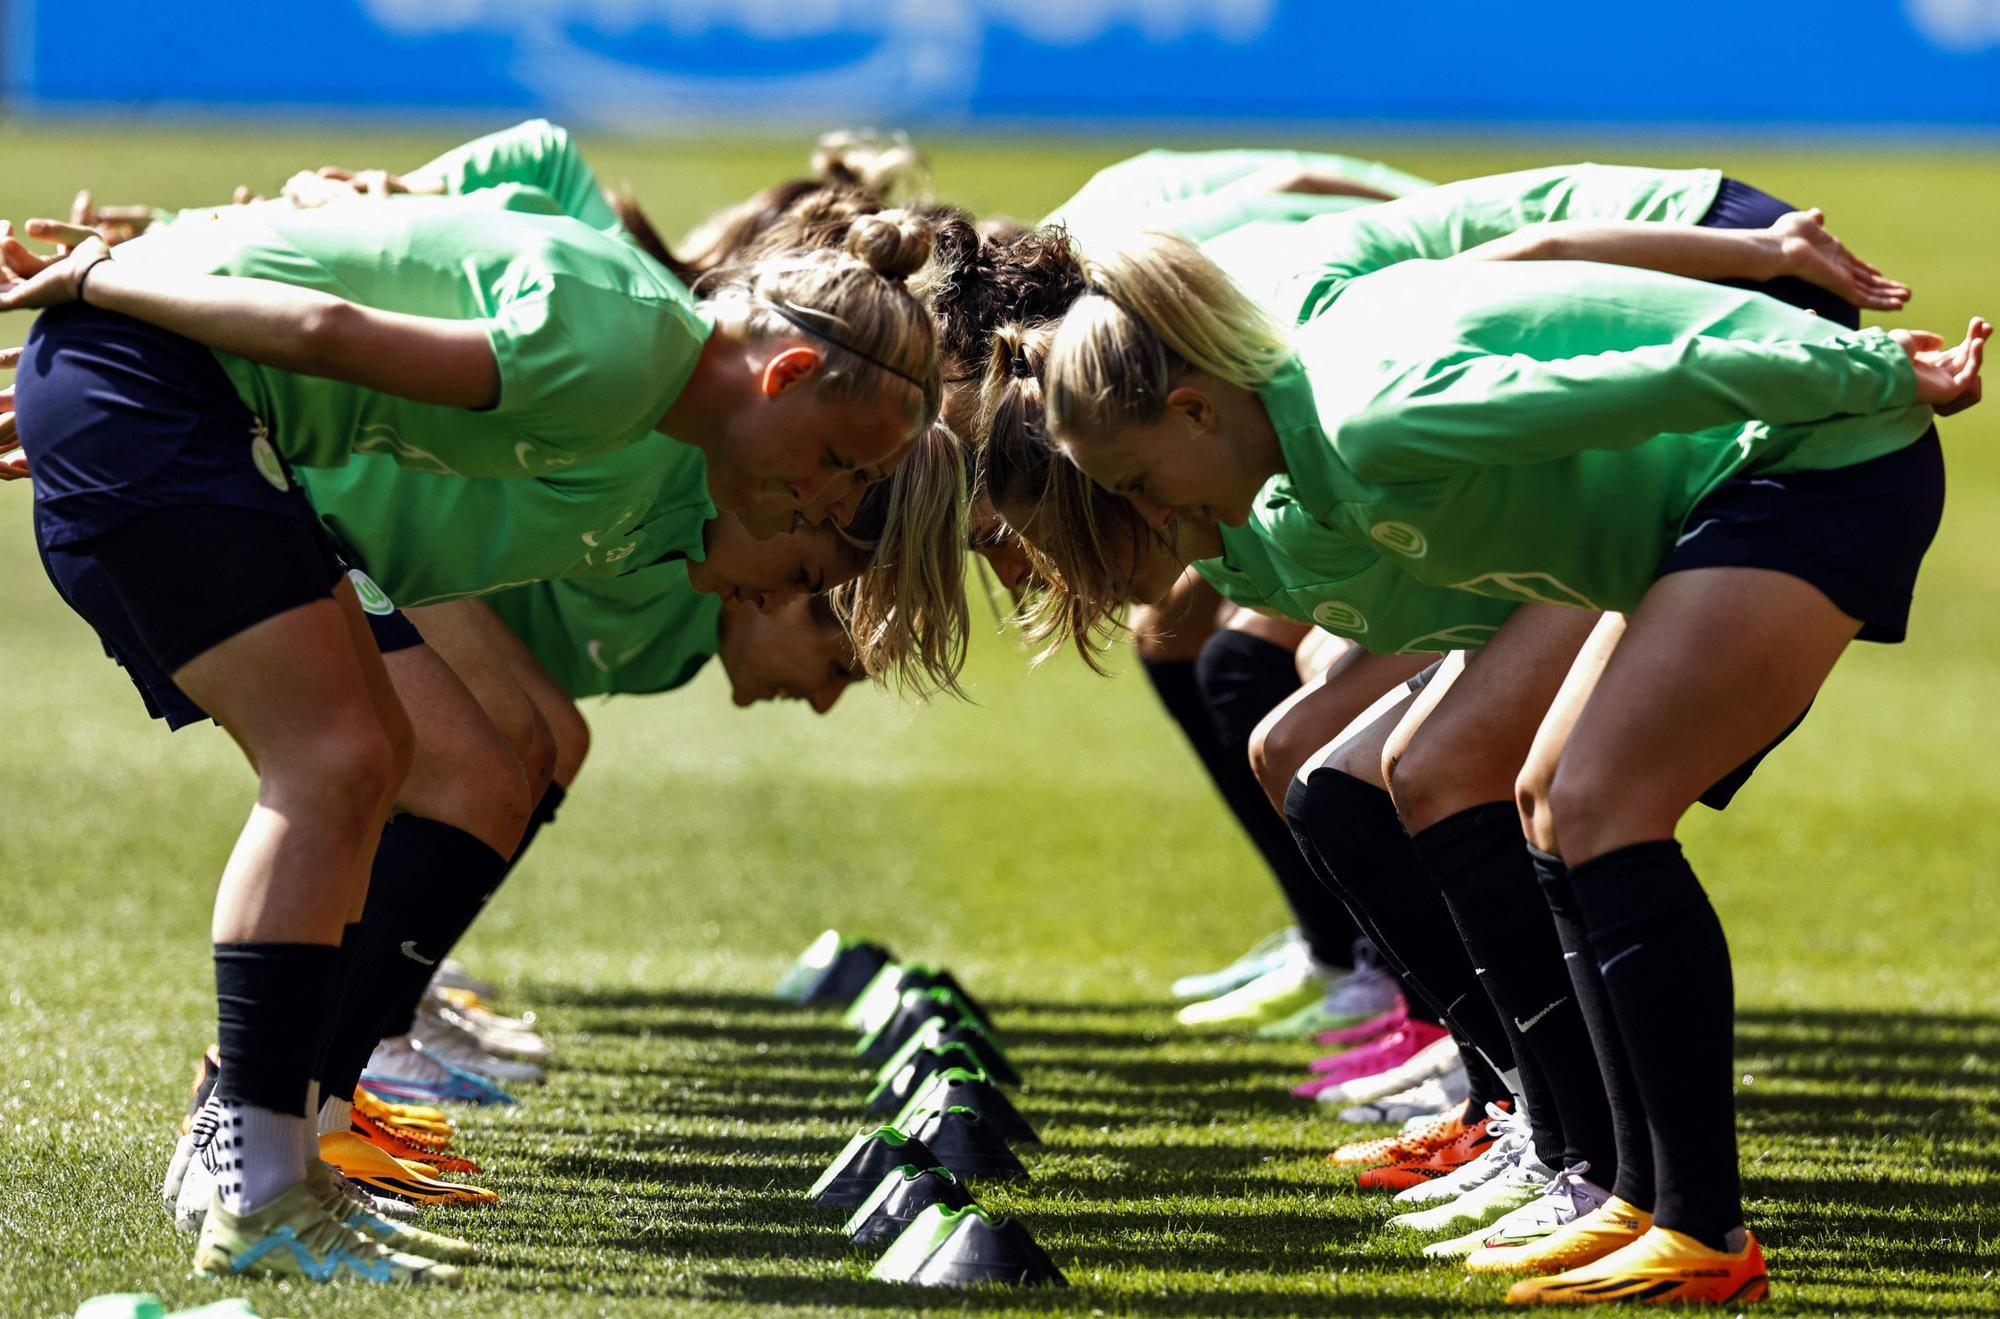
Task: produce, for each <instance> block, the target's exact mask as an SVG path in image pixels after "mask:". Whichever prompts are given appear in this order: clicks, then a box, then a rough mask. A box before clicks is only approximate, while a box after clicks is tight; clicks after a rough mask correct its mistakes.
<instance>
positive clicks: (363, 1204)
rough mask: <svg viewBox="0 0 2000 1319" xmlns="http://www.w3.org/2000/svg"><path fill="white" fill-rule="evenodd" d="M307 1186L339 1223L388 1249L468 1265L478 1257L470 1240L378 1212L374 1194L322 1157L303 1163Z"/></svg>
mask: <svg viewBox="0 0 2000 1319" xmlns="http://www.w3.org/2000/svg"><path fill="white" fill-rule="evenodd" d="M306 1185H307V1186H309V1187H311V1188H312V1192H313V1194H314V1195H316V1196H318V1197H319V1202H320V1203H321V1204H322V1205H324V1206H326V1212H327V1213H328V1214H330V1215H332V1216H333V1218H334V1219H335V1221H337V1222H339V1223H340V1224H341V1226H343V1227H346V1228H349V1229H350V1230H352V1231H355V1232H359V1233H360V1234H361V1235H362V1236H364V1237H367V1238H368V1239H369V1240H370V1241H374V1242H376V1243H377V1244H379V1245H382V1246H385V1247H387V1248H388V1249H390V1250H394V1251H399V1252H401V1253H402V1254H405V1255H415V1256H417V1257H418V1258H419V1259H434V1260H440V1261H442V1262H444V1263H446V1264H469V1263H471V1262H472V1261H473V1260H475V1259H477V1258H478V1257H479V1248H478V1247H476V1246H474V1245H473V1244H472V1243H471V1242H469V1241H460V1240H459V1239H458V1238H457V1237H448V1236H443V1235H441V1234H439V1233H436V1232H426V1231H424V1230H423V1229H422V1228H420V1227H412V1226H410V1225H409V1224H407V1223H399V1222H396V1221H394V1220H393V1219H391V1218H389V1217H388V1216H387V1215H386V1214H383V1213H381V1212H379V1211H378V1210H377V1209H376V1208H375V1197H374V1196H372V1195H370V1194H368V1192H367V1191H365V1190H363V1189H362V1188H361V1186H360V1185H358V1184H357V1183H355V1182H353V1181H350V1180H349V1179H347V1178H346V1177H343V1176H341V1175H340V1174H339V1173H337V1172H335V1171H334V1170H333V1169H332V1168H331V1167H330V1166H328V1164H327V1163H326V1162H325V1161H324V1160H317V1159H316V1160H314V1161H313V1162H311V1163H309V1164H307V1165H306Z"/></svg>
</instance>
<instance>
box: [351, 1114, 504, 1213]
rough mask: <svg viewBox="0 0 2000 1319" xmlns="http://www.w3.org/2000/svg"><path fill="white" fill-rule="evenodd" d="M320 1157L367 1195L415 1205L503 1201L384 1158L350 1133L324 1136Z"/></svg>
mask: <svg viewBox="0 0 2000 1319" xmlns="http://www.w3.org/2000/svg"><path fill="white" fill-rule="evenodd" d="M319 1157H320V1158H321V1159H322V1160H324V1161H325V1162H326V1163H327V1164H328V1165H329V1166H331V1167H332V1168H333V1169H334V1170H335V1171H337V1172H339V1173H340V1175H341V1176H343V1177H345V1178H347V1180H349V1181H351V1182H356V1183H358V1184H359V1185H361V1186H362V1187H364V1188H366V1189H367V1190H368V1191H370V1192H372V1193H374V1194H376V1195H393V1196H395V1197H396V1198H397V1199H398V1200H408V1201H410V1202H411V1203H412V1204H435V1205H462V1204H492V1203H494V1202H495V1201H497V1200H498V1199H499V1198H500V1197H499V1196H498V1195H496V1194H495V1193H494V1192H492V1191H488V1190H486V1189H484V1188H482V1187H478V1186H466V1185H463V1184H462V1183H459V1182H448V1181H444V1180H443V1179H441V1178H440V1177H439V1176H438V1175H437V1169H435V1168H433V1167H431V1166H430V1165H429V1164H424V1163H414V1162H405V1161H404V1160H402V1159H399V1158H396V1157H395V1156H394V1155H390V1154H384V1153H383V1152H382V1151H381V1150H378V1149H376V1148H375V1147H374V1146H373V1145H370V1144H369V1143H368V1142H367V1141H365V1140H363V1139H361V1137H359V1136H357V1135H355V1134H354V1133H353V1132H351V1131H330V1132H328V1133H326V1134H325V1135H323V1136H321V1137H320V1138H319Z"/></svg>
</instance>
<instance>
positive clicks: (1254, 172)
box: [1043, 150, 1433, 244]
mask: <svg viewBox="0 0 2000 1319" xmlns="http://www.w3.org/2000/svg"><path fill="white" fill-rule="evenodd" d="M1308 170H1311V171H1317V172H1321V173H1327V174H1337V175H1339V176H1341V177H1342V178H1346V179H1350V180H1352V181H1354V182H1356V183H1360V184H1365V185H1367V186H1369V187H1372V188H1374V189H1376V190H1377V191H1379V192H1386V193H1388V194H1390V195H1391V196H1395V197H1404V196H1408V195H1409V194H1411V193H1414V192H1420V191H1422V190H1424V189H1426V188H1429V187H1432V186H1433V185H1432V183H1431V182H1430V180H1428V179H1420V178H1418V177H1417V176H1416V175H1414V174H1405V173H1403V172H1402V171H1401V170H1397V169H1392V168H1390V167H1389V166H1387V165H1384V164H1382V163H1381V162H1380V161H1374V160H1361V159H1358V158H1356V157H1354V156H1336V155H1332V154H1329V153H1326V152H1313V151H1258V150H1236V151H1147V152H1143V153H1142V154H1140V155H1137V156H1133V157H1132V158H1131V159H1129V160H1121V161H1119V162H1118V163H1117V164H1115V165H1109V166H1106V167H1105V168H1104V169H1101V170H1099V171H1098V172H1097V173H1096V174H1094V175H1092V176H1091V178H1090V181H1089V182H1088V183H1086V184H1084V185H1083V187H1082V188H1081V189H1080V190H1078V192H1077V194H1076V195H1075V196H1074V197H1071V198H1070V199H1069V200H1068V201H1066V202H1064V203H1063V204H1062V205H1061V206H1059V207H1057V208H1056V209H1055V211H1054V212H1052V213H1051V214H1050V215H1049V217H1048V218H1047V219H1046V220H1044V221H1043V223H1044V224H1061V225H1065V226H1067V227H1068V229H1069V231H1070V233H1071V234H1073V235H1074V236H1075V237H1076V239H1077V241H1079V242H1081V243H1086V244H1090V243H1102V242H1108V241H1111V240H1113V239H1115V238H1117V237H1118V236H1120V235H1123V234H1128V233H1130V232H1132V231H1133V230H1135V229H1167V230H1171V231H1173V232H1174V233H1177V234H1179V235H1181V237H1183V238H1186V239H1188V240H1189V241H1191V242H1200V241H1202V240H1204V239H1207V238H1211V237H1214V236H1215V235H1217V234H1221V233H1225V232H1227V231H1229V230H1231V229H1234V228H1236V227H1237V226H1239V225H1244V224H1251V223H1259V222H1262V223H1271V224H1293V223H1297V222H1298V221H1300V220H1304V219H1307V218H1309V217H1312V216H1316V215H1330V214H1340V213H1342V212H1346V211H1351V210H1353V209H1355V208H1356V207H1361V206H1372V205H1377V204H1378V203H1377V201H1376V199H1374V198H1372V197H1342V196H1322V195H1316V194H1312V193H1303V192H1284V191H1277V192H1273V191H1268V190H1263V189H1259V190H1255V191H1245V189H1246V188H1249V187H1251V186H1252V185H1253V184H1254V181H1255V179H1256V178H1257V176H1260V175H1265V176H1269V177H1270V178H1271V179H1272V180H1273V181H1274V182H1276V181H1280V180H1279V177H1278V176H1280V175H1284V174H1298V173H1302V172H1305V171H1308Z"/></svg>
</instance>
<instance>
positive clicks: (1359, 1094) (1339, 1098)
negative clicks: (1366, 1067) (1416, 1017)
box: [1313, 1035, 1459, 1107]
mask: <svg viewBox="0 0 2000 1319" xmlns="http://www.w3.org/2000/svg"><path fill="white" fill-rule="evenodd" d="M1457 1066H1459V1061H1458V1041H1456V1040H1454V1039H1452V1037H1451V1036H1449V1035H1443V1036H1440V1037H1438V1038H1437V1039H1434V1040H1432V1041H1431V1042H1430V1043H1429V1044H1426V1045H1423V1046H1422V1047H1421V1048H1419V1049H1417V1051H1416V1052H1414V1053H1412V1054H1410V1055H1409V1056H1408V1057H1406V1058H1404V1059H1403V1060H1402V1061H1401V1062H1399V1063H1394V1064H1392V1065H1391V1066H1389V1067H1386V1068H1384V1069H1383V1070H1381V1071H1378V1072H1373V1073H1371V1074H1369V1075H1367V1076H1350V1077H1348V1078H1347V1079H1346V1080H1344V1081H1340V1082H1336V1083H1335V1084H1333V1085H1330V1086H1328V1087H1326V1088H1325V1089H1323V1090H1319V1091H1316V1092H1315V1093H1314V1094H1313V1099H1314V1100H1315V1101H1316V1102H1318V1103H1322V1104H1339V1105H1341V1106H1343V1107H1345V1106H1346V1105H1348V1104H1366V1103H1369V1102H1371V1101H1373V1100H1377V1099H1381V1098H1383V1097H1384V1096H1387V1095H1393V1094H1395V1093H1396V1092H1397V1091H1398V1090H1408V1089H1409V1088H1410V1087H1411V1086H1415V1085H1422V1084H1423V1083H1424V1082H1425V1081H1428V1080H1430V1079H1432V1078H1433V1077H1442V1076H1443V1075H1444V1074H1445V1073H1446V1072H1449V1071H1451V1070H1452V1069H1453V1068H1455V1067H1457Z"/></svg>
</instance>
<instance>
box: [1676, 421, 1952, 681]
mask: <svg viewBox="0 0 2000 1319" xmlns="http://www.w3.org/2000/svg"><path fill="white" fill-rule="evenodd" d="M1943 516H1944V449H1943V447H1942V446H1941V445H1940V444H1939V443H1938V434H1937V427H1935V426H1933V427H1931V428H1930V429H1929V430H1927V431H1925V432H1924V433H1923V434H1922V435H1921V436H1919V437H1918V438H1917V439H1916V440H1915V441H1913V442H1912V443H1910V444H1908V445H1906V446H1904V447H1903V448H1901V449H1898V450H1896V451H1895V452H1894V453H1891V454H1885V455H1883V456H1882V457H1880V458H1872V459H1870V460H1869V461H1867V462H1864V463H1855V464H1854V465H1853V466H1851V467H1834V468H1829V469H1827V470H1825V471H1812V472H1774V473H1766V474H1764V475H1746V476H1738V477H1732V478H1731V479H1729V480H1727V481H1724V482H1723V483H1722V484H1721V485H1719V486H1717V487H1716V488H1715V490H1714V491H1713V492H1712V493H1711V494H1710V495H1709V496H1708V498H1706V499H1704V500H1702V501H1701V502H1700V503H1699V504H1696V505H1695V506H1694V511H1693V512H1691V513H1689V514H1688V516H1687V521H1686V522H1685V523H1684V524H1682V525H1683V530H1682V531H1681V536H1680V539H1679V540H1678V541H1676V542H1675V544H1674V548H1673V549H1672V550H1670V551H1668V553H1667V558H1666V561H1665V562H1664V563H1662V564H1661V565H1660V576H1662V577H1664V576H1666V575H1667V574H1668V573H1672V572H1686V571H1687V570H1688V569H1690V568H1768V569H1770V570H1771V571H1773V572H1781V573H1786V574H1789V575H1790V576H1793V577H1797V578H1799V579H1801V580H1802V581H1806V582H1810V583H1811V584H1812V585H1814V586H1816V587H1818V588H1819V590H1820V591H1821V592H1822V593H1823V594H1824V595H1825V596H1826V598H1827V599H1829V600H1831V601H1833V603H1834V606H1835V607H1836V608H1838V609H1839V610H1840V612H1841V613H1843V614H1846V615H1847V616H1848V617H1849V618H1853V619H1857V620H1859V621H1860V623H1861V632H1860V639H1861V640H1863V641H1881V642H1887V643H1892V644H1893V643H1895V642H1898V641H1901V640H1902V639H1903V638H1904V636H1906V635H1907V634H1908V632H1909V624H1910V598H1911V596H1912V595H1913V594H1914V593H1915V591H1916V585H1917V570H1918V569H1919V568H1920V567H1922V565H1923V561H1924V553H1925V551H1927V550H1928V549H1930V545H1931V538H1932V537H1933V536H1935V535H1936V534H1937V528H1938V522H1939V520H1940V519H1941V518H1942V517H1943Z"/></svg>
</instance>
